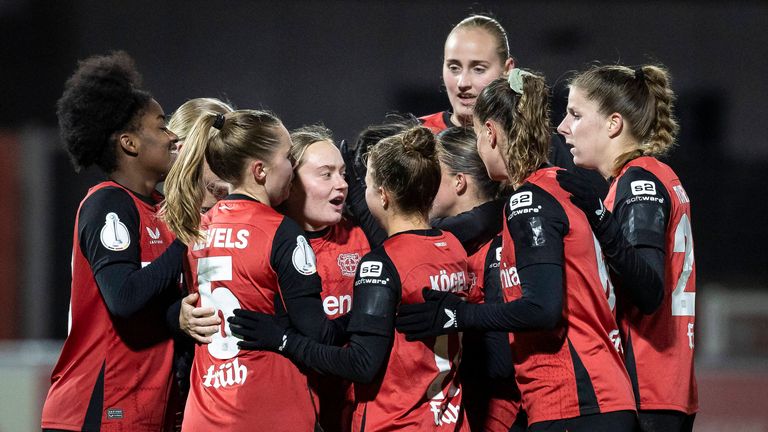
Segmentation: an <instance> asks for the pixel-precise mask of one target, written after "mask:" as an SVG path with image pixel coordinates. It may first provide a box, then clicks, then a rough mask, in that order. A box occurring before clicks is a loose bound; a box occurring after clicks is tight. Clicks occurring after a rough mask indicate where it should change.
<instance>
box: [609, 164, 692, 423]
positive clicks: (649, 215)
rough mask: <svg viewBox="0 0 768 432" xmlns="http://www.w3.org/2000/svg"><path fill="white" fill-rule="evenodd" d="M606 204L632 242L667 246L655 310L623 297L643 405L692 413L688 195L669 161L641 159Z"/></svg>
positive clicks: (624, 325) (631, 362) (631, 365)
mask: <svg viewBox="0 0 768 432" xmlns="http://www.w3.org/2000/svg"><path fill="white" fill-rule="evenodd" d="M605 205H606V207H607V208H608V209H609V210H611V211H612V213H613V214H614V216H615V217H616V218H617V219H618V220H619V223H620V224H621V226H622V229H623V233H624V235H625V236H626V238H627V240H629V242H630V243H632V245H633V246H640V247H643V246H645V247H654V248H657V249H660V250H663V251H664V252H665V265H664V276H665V277H664V300H663V302H662V304H661V306H660V307H659V309H658V310H657V311H656V312H654V313H653V314H651V315H644V314H642V313H640V312H639V311H638V310H637V308H636V307H634V306H632V304H631V303H630V302H629V301H626V299H623V298H621V297H619V308H618V317H619V324H620V328H621V332H622V337H623V340H624V345H625V348H626V363H627V370H628V371H629V374H630V377H631V378H632V384H633V387H634V390H635V396H636V398H637V404H638V408H639V409H641V410H673V411H682V412H684V413H687V414H693V413H695V412H696V411H697V410H698V396H697V389H696V377H695V374H694V366H693V361H694V336H693V335H694V324H695V319H696V316H695V312H696V309H695V299H696V264H695V262H694V254H693V237H692V232H691V204H690V201H689V199H688V195H687V194H686V192H685V189H683V186H682V184H681V183H680V179H679V178H678V177H677V175H676V174H675V173H674V171H672V169H671V168H670V167H669V166H667V165H665V164H663V163H661V162H659V161H658V160H656V159H655V158H652V157H640V158H637V159H635V160H633V161H631V162H629V163H628V164H626V165H625V166H624V168H622V170H621V172H620V173H619V175H618V176H617V177H616V179H615V180H614V182H613V184H611V188H610V190H609V192H608V196H607V197H606V200H605ZM630 221H631V222H630ZM657 234H658V235H657Z"/></svg>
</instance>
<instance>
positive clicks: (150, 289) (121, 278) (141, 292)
mask: <svg viewBox="0 0 768 432" xmlns="http://www.w3.org/2000/svg"><path fill="white" fill-rule="evenodd" d="M186 250H187V249H186V246H184V245H183V244H182V243H181V242H179V241H174V242H173V243H171V245H170V246H169V247H168V249H166V250H165V252H163V254H162V255H160V256H159V257H158V258H157V259H155V260H154V261H152V262H151V263H150V264H149V265H147V266H146V267H144V268H136V267H135V265H134V264H129V263H114V264H110V265H107V266H105V267H103V268H102V269H101V270H99V272H97V273H96V275H95V279H96V283H97V285H98V286H99V290H100V291H101V294H102V296H103V297H104V302H105V303H106V305H107V309H108V310H109V312H110V313H111V314H112V315H114V316H117V317H120V318H128V317H131V316H133V315H134V314H136V313H137V312H139V311H141V310H142V309H144V308H145V307H146V306H147V304H149V303H150V302H151V301H152V299H154V298H155V297H156V296H158V295H159V294H161V293H162V292H163V291H165V290H166V289H168V288H170V287H174V286H176V285H175V284H176V283H177V282H178V280H179V276H180V275H181V270H182V261H183V259H184V255H185V254H186Z"/></svg>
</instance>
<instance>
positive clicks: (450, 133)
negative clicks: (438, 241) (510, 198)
mask: <svg viewBox="0 0 768 432" xmlns="http://www.w3.org/2000/svg"><path fill="white" fill-rule="evenodd" d="M437 157H438V159H440V162H442V163H443V164H444V165H445V166H446V167H448V170H449V172H450V173H451V174H452V175H455V174H458V173H464V174H466V175H468V176H470V177H472V178H473V179H474V182H475V184H476V185H477V194H478V196H477V198H478V199H480V200H482V201H489V200H492V199H494V198H496V195H497V194H498V192H499V182H497V181H493V180H492V179H491V178H490V177H489V176H488V171H487V170H486V168H485V164H483V160H482V159H480V154H479V153H478V152H477V137H476V136H475V132H474V131H472V129H469V128H464V127H451V128H448V129H445V130H443V131H442V132H440V133H439V134H437Z"/></svg>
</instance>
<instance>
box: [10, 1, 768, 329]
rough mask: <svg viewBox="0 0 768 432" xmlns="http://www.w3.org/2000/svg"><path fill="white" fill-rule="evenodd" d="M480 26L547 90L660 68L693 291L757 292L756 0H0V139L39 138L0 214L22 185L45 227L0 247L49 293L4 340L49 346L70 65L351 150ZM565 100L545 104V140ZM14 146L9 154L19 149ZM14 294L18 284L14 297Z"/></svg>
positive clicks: (762, 277) (64, 272)
mask: <svg viewBox="0 0 768 432" xmlns="http://www.w3.org/2000/svg"><path fill="white" fill-rule="evenodd" d="M488 11H490V12H493V13H494V14H495V16H496V17H497V18H498V19H499V20H500V22H501V23H502V24H503V25H504V26H505V28H506V29H507V31H508V33H509V37H510V47H511V51H512V54H513V56H515V57H516V58H517V60H518V64H519V65H520V66H522V67H525V68H530V69H534V70H537V71H540V72H542V73H544V74H545V76H547V78H548V81H549V82H550V84H551V85H552V86H553V87H555V88H556V89H562V87H563V82H564V79H565V77H567V73H568V72H569V71H572V70H575V69H583V68H584V67H586V66H588V65H589V64H591V63H593V62H594V61H601V62H604V63H616V62H620V63H623V64H628V65H637V64H641V63H646V62H661V63H663V64H665V65H666V66H667V67H668V68H669V69H670V71H671V73H672V75H673V87H674V88H675V90H676V92H677V94H678V99H679V100H678V104H677V109H676V113H677V115H678V117H679V119H680V123H681V127H682V129H681V134H680V136H679V140H678V141H679V146H678V148H677V149H676V150H675V151H674V152H673V153H672V155H671V157H670V158H668V160H667V162H668V163H669V164H670V165H671V166H672V167H673V168H674V169H675V170H676V171H677V173H678V174H679V175H680V177H681V179H682V181H683V184H684V185H685V187H686V190H687V192H688V195H689V196H690V198H691V201H692V209H693V230H694V238H695V242H696V244H695V253H696V263H697V278H698V291H699V293H702V292H706V289H707V286H711V285H720V286H726V287H728V288H729V289H730V288H731V287H732V288H733V289H742V288H759V289H766V281H768V277H767V276H768V267H767V266H766V258H765V256H766V254H765V253H764V252H763V245H765V244H766V242H768V229H767V228H766V224H765V223H764V221H765V219H766V218H765V217H764V216H763V211H764V205H763V200H764V199H765V197H766V194H765V192H764V190H763V183H764V181H765V180H766V178H768V176H767V175H766V172H768V142H766V137H765V126H766V121H767V120H768V119H767V118H766V114H768V109H767V108H768V107H767V105H768V103H766V100H765V95H766V94H768V81H767V80H766V75H767V73H768V60H767V58H768V57H767V56H766V54H768V52H767V51H768V49H766V47H768V36H766V32H765V25H766V23H768V5H767V4H766V3H765V2H729V3H728V4H726V3H720V2H684V1H667V2H655V1H643V2H628V1H618V2H602V1H588V2H566V1H558V2H541V1H486V2H482V3H465V2H450V1H412V2H406V1H387V2H374V1H348V0H347V1H324V2H313V1H285V2H258V1H200V0H191V1H181V0H173V1H149V0H137V1H129V2H117V1H71V0H69V1H43V0H0V96H1V97H2V99H0V100H1V101H2V103H0V129H2V131H0V132H2V133H18V134H20V135H22V136H27V135H25V133H28V131H29V130H30V129H33V130H37V131H46V132H44V133H43V135H44V136H46V137H48V138H46V140H47V141H46V146H47V147H46V148H47V149H48V151H47V152H46V151H43V152H40V154H41V156H39V157H42V158H47V159H46V163H45V164H43V166H45V167H47V171H46V172H45V175H44V176H41V175H40V174H41V173H40V172H39V166H40V164H34V163H32V164H31V165H27V164H28V163H29V161H30V157H26V158H24V157H21V158H20V160H22V161H24V163H21V164H19V165H18V167H17V169H18V170H19V171H18V172H19V181H20V183H21V186H20V189H19V190H8V189H6V188H3V189H4V192H3V197H4V198H3V199H18V200H20V206H21V207H24V206H25V200H26V199H27V197H28V196H30V195H31V194H28V193H27V192H28V191H29V190H30V188H33V187H34V188H40V187H42V188H47V190H49V191H50V192H49V193H48V194H47V195H46V196H47V198H46V199H45V203H44V204H45V209H46V211H47V212H48V213H49V215H47V219H46V220H47V222H46V223H45V224H43V225H42V226H31V227H30V226H29V223H27V224H26V225H25V222H24V220H22V221H20V222H19V224H20V227H21V232H22V234H20V235H19V236H18V239H16V240H15V241H18V242H20V243H22V246H21V247H22V249H23V250H24V251H25V252H24V254H23V255H21V257H22V258H20V259H19V260H18V262H16V263H15V265H17V266H19V268H20V269H23V268H31V267H30V266H31V264H30V263H32V262H34V261H35V260H38V259H43V258H42V257H43V256H45V257H46V258H45V260H46V261H45V262H46V263H47V265H46V266H45V267H46V268H45V269H43V271H45V272H48V273H47V274H46V277H45V278H43V280H47V281H48V283H46V284H45V286H43V287H39V286H37V287H34V292H35V293H38V294H36V296H38V298H36V299H34V302H39V303H41V304H42V305H43V306H38V308H37V311H38V312H39V313H40V314H42V315H43V317H42V323H40V322H39V321H38V322H37V324H35V325H33V326H21V327H20V328H19V329H18V332H17V334H16V335H15V337H52V338H63V337H64V336H65V335H66V331H65V328H66V326H65V320H66V318H65V317H66V310H67V303H68V300H69V280H70V279H69V271H70V254H71V241H72V226H73V223H74V215H75V211H76V208H77V204H78V203H79V201H80V199H82V196H83V195H84V193H85V191H86V189H87V187H89V186H90V185H92V184H94V183H96V182H97V181H98V180H99V179H100V178H101V175H100V174H99V173H98V172H96V171H87V172H84V173H81V174H79V175H75V174H74V172H73V171H72V169H71V167H70V166H69V162H68V161H67V159H66V156H65V155H64V154H63V152H62V151H61V150H60V146H59V143H58V142H57V140H56V135H55V133H56V132H55V127H56V119H55V103H56V100H57V99H58V97H59V96H60V94H61V92H62V89H63V84H64V81H65V80H66V78H67V77H68V76H69V75H70V74H71V73H72V72H73V71H74V69H75V67H76V64H77V60H78V59H83V58H85V57H88V56H90V55H93V54H103V53H106V52H109V51H110V50H115V49H123V50H126V51H127V52H129V53H130V54H131V55H132V56H133V57H134V58H135V59H136V62H137V65H138V68H139V70H140V71H141V72H142V74H143V76H144V83H145V87H146V88H148V89H149V90H150V91H151V92H152V93H153V94H154V95H155V97H156V99H157V100H158V101H159V102H160V103H161V105H162V106H163V107H164V109H165V111H166V113H169V114H170V113H172V112H173V110H174V109H175V108H176V107H178V106H179V105H180V104H181V103H183V102H184V101H185V100H187V99H190V98H195V97H203V96H212V97H219V98H222V99H227V100H229V101H230V102H232V103H233V104H234V105H236V106H237V107H240V108H267V109H270V110H272V111H274V112H275V113H276V114H277V115H278V116H279V117H280V118H281V119H283V121H284V123H285V124H286V126H287V127H288V128H289V129H290V128H293V127H298V126H301V125H303V124H308V123H315V122H320V121H322V122H324V123H325V124H326V125H327V126H328V127H330V128H331V129H332V130H334V131H335V133H336V136H337V139H341V138H346V139H354V137H355V135H356V133H357V132H358V131H360V130H361V129H362V128H363V127H365V126H366V125H368V124H371V123H374V122H379V121H381V120H382V119H383V116H384V114H385V113H386V112H389V111H411V112H414V113H415V114H418V115H423V114H428V113H432V112H435V111H440V110H443V109H446V108H448V107H449V105H448V99H447V96H446V95H445V93H444V91H443V90H442V89H441V64H442V50H443V43H444V40H445V37H446V36H447V34H448V32H449V31H450V29H451V28H452V26H453V25H454V24H455V23H457V22H458V21H460V20H461V19H462V18H463V17H465V16H466V15H467V14H468V13H470V12H488ZM565 94H566V93H564V92H562V91H558V92H556V96H555V98H554V99H553V103H552V109H553V124H555V125H556V124H557V123H558V122H559V119H560V118H561V117H562V112H563V109H564V105H565V100H564V95H565ZM38 136H39V135H38ZM24 142H25V141H24V140H23V139H22V140H21V143H22V145H21V147H20V148H18V149H16V150H15V151H16V152H20V153H22V154H24V153H25V152H26V151H27V149H26V148H25V147H24V145H23V144H24ZM3 150H4V152H5V153H6V155H8V154H9V152H7V151H5V150H6V149H3ZM32 160H33V161H34V160H35V159H32ZM36 170H38V171H36ZM38 177H39V178H41V179H44V180H43V181H42V184H41V182H39V181H38V182H35V181H33V180H34V179H35V178H38ZM38 205H39V203H38ZM27 207H29V206H28V205H27ZM30 230H35V231H36V232H43V233H44V235H43V237H44V238H45V243H44V244H38V243H32V244H28V243H25V238H26V237H25V234H23V233H25V232H29V231H30ZM3 241H10V240H9V239H4V240H3ZM5 264H6V265H8V264H9V263H5ZM20 272H21V270H20ZM29 273H30V271H27V272H26V273H24V274H29ZM28 279H30V278H29V277H26V279H25V277H21V278H20V280H19V281H18V289H19V290H20V291H25V290H26V289H27V288H26V287H25V284H28V283H30V282H29V280H28ZM21 296H23V294H21ZM29 303H30V302H29V301H27V302H26V303H25V304H29ZM24 310H25V309H24V308H23V307H21V308H19V309H18V310H17V311H16V313H17V314H18V315H23V314H24V312H23V311H24ZM37 318H39V317H37ZM26 322H29V319H27V320H26Z"/></svg>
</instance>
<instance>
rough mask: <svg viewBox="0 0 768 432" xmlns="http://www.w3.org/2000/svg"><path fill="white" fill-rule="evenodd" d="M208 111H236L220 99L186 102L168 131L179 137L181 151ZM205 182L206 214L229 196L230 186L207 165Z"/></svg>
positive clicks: (172, 120)
mask: <svg viewBox="0 0 768 432" xmlns="http://www.w3.org/2000/svg"><path fill="white" fill-rule="evenodd" d="M208 111H210V112H215V113H219V114H226V113H230V112H232V111H234V109H233V108H232V107H231V106H230V105H229V104H227V103H225V102H223V101H221V100H219V99H216V98H207V97H204V98H195V99H190V100H188V101H186V102H184V103H183V104H181V106H179V108H178V109H176V111H174V113H173V115H171V119H170V120H169V121H168V129H170V130H172V131H173V132H174V133H175V134H176V135H178V136H179V141H178V143H177V146H178V148H179V150H180V149H181V147H183V146H184V141H185V140H186V139H187V135H188V134H189V131H190V130H191V129H192V126H193V125H194V124H195V121H196V120H197V118H198V117H199V116H200V114H202V113H204V112H208ZM203 182H204V184H205V195H204V197H203V204H202V206H201V207H200V210H201V211H202V212H203V213H205V212H206V211H208V209H210V208H211V207H212V206H213V204H215V203H216V201H218V200H220V199H222V198H224V197H225V196H227V194H228V193H229V187H230V185H229V184H227V183H226V182H224V181H222V180H221V179H220V178H218V177H217V176H216V174H214V173H213V172H211V168H210V167H209V166H208V165H205V166H204V168H203Z"/></svg>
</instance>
